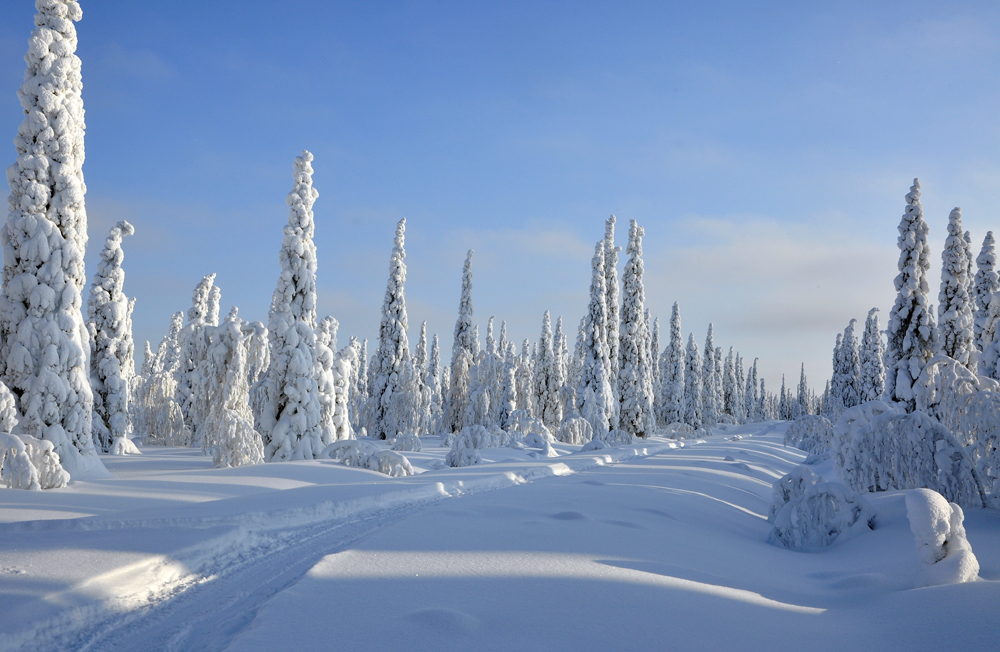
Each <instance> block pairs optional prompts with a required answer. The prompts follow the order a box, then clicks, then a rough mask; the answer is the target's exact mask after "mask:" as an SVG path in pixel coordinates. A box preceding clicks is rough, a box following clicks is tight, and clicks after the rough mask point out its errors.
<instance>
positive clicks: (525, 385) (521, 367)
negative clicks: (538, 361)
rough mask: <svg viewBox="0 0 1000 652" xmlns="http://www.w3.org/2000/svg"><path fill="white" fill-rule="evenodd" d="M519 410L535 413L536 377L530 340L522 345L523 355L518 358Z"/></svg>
mask: <svg viewBox="0 0 1000 652" xmlns="http://www.w3.org/2000/svg"><path fill="white" fill-rule="evenodd" d="M516 381H517V409H518V410H525V411H527V412H533V403H534V399H533V395H534V393H535V389H534V387H535V376H534V373H533V370H532V365H531V345H530V344H529V343H528V340H527V339H526V340H524V341H523V342H522V343H521V354H520V355H519V356H518V358H517V371H516Z"/></svg>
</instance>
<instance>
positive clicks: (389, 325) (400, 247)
mask: <svg viewBox="0 0 1000 652" xmlns="http://www.w3.org/2000/svg"><path fill="white" fill-rule="evenodd" d="M405 236H406V218H403V219H401V220H400V221H399V223H398V224H397V225H396V236H395V239H394V240H393V247H392V256H391V257H390V259H389V280H388V282H387V284H386V288H385V300H384V301H383V302H382V322H381V325H380V326H379V337H378V349H377V350H376V351H375V357H374V358H372V362H371V365H372V371H371V372H370V377H371V378H372V380H373V385H372V387H371V398H370V399H369V403H368V409H369V415H370V416H369V419H368V422H369V424H370V430H369V431H368V434H369V435H371V436H372V437H374V438H375V439H393V438H394V437H395V436H396V435H398V434H400V433H404V434H405V433H408V432H409V431H410V430H411V428H412V422H413V387H412V386H410V385H409V383H407V380H412V377H411V375H410V374H407V373H406V372H407V369H406V366H407V364H408V363H409V357H410V345H409V341H408V340H407V328H408V321H407V317H406V291H405V290H406V262H405V259H406V250H405V248H404V244H405V243H404V240H405Z"/></svg>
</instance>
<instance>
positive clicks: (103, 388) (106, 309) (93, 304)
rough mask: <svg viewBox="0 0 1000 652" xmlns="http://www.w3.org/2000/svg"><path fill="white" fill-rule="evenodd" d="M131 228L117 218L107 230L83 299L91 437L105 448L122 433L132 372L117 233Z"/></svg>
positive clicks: (128, 303) (126, 300) (127, 422)
mask: <svg viewBox="0 0 1000 652" xmlns="http://www.w3.org/2000/svg"><path fill="white" fill-rule="evenodd" d="M133 233H135V229H133V228H132V225H131V224H129V223H128V222H126V221H124V220H122V221H121V222H119V223H118V224H116V225H115V226H114V227H112V229H111V232H110V233H109V234H108V237H107V239H106V240H105V241H104V248H103V249H102V250H101V253H100V258H99V260H98V263H97V273H96V274H95V275H94V281H93V283H92V284H91V286H90V300H89V301H88V302H87V327H88V328H89V330H90V379H91V380H90V382H91V386H92V387H93V390H94V417H93V432H94V440H95V443H96V444H97V445H98V446H100V448H101V449H102V450H103V451H104V452H105V453H107V452H109V451H110V450H111V444H112V443H114V440H115V439H118V438H120V437H125V436H127V435H128V434H129V433H130V432H131V430H132V428H131V419H130V415H129V402H130V392H129V389H130V385H131V381H132V377H133V376H134V375H135V368H134V366H133V365H134V362H133V351H134V344H133V343H132V328H131V326H132V320H131V313H132V305H133V304H132V301H130V300H129V298H128V297H126V296H125V293H124V291H123V288H124V285H125V272H124V270H122V260H124V258H125V254H124V253H123V252H122V238H123V237H125V236H127V235H132V234H133Z"/></svg>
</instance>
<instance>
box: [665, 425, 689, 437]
mask: <svg viewBox="0 0 1000 652" xmlns="http://www.w3.org/2000/svg"><path fill="white" fill-rule="evenodd" d="M694 432H695V429H694V428H693V427H691V426H690V425H688V424H686V423H683V422H681V421H675V422H674V423H671V424H669V425H667V427H666V428H664V429H663V434H664V436H665V437H670V438H673V439H689V438H691V437H694Z"/></svg>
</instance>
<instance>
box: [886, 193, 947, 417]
mask: <svg viewBox="0 0 1000 652" xmlns="http://www.w3.org/2000/svg"><path fill="white" fill-rule="evenodd" d="M898 230H899V239H898V245H899V263H898V269H899V274H898V275H897V276H896V279H895V281H894V284H895V287H896V293H897V294H896V302H895V303H894V304H893V307H892V312H890V313H889V326H888V328H887V330H886V335H887V338H888V341H887V343H886V349H885V370H886V376H885V394H884V396H885V398H886V399H887V400H889V401H898V402H900V403H902V404H903V405H904V407H905V408H906V410H907V411H908V412H909V411H913V410H914V409H916V402H915V398H914V395H913V383H915V382H916V380H917V378H919V377H920V372H921V371H922V370H923V368H924V365H925V364H927V361H928V360H930V359H931V357H932V356H933V355H934V350H935V348H936V347H935V342H934V338H935V325H934V315H933V313H932V312H931V305H930V299H929V293H930V288H929V285H928V279H927V274H928V272H929V271H930V267H931V261H930V248H929V246H928V244H927V232H928V227H927V223H926V222H925V221H924V211H923V207H922V206H921V204H920V182H919V181H918V180H917V179H914V180H913V186H912V187H911V188H910V192H909V193H908V194H907V195H906V211H905V212H904V213H903V217H902V219H901V220H900V223H899V227H898Z"/></svg>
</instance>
